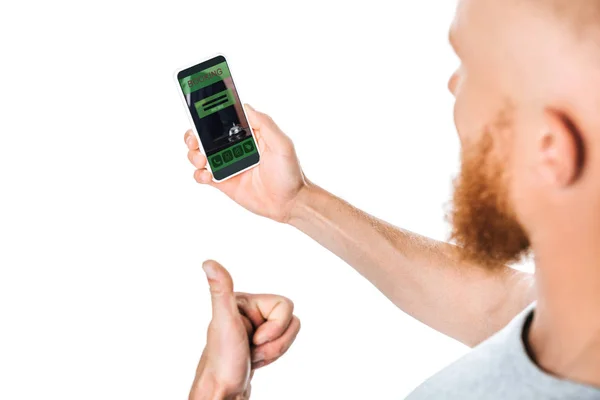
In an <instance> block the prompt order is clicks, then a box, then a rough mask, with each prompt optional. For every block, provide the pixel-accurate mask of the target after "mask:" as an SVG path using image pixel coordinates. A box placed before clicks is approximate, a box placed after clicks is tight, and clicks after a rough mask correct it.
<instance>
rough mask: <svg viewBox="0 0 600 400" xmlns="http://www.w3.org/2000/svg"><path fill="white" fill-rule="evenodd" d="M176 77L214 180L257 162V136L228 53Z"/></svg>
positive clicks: (230, 176) (183, 71)
mask: <svg viewBox="0 0 600 400" xmlns="http://www.w3.org/2000/svg"><path fill="white" fill-rule="evenodd" d="M175 80H176V81H177V86H178V92H179V93H180V97H181V99H182V100H183V102H184V105H185V109H186V113H187V115H188V117H189V119H190V122H191V123H192V130H193V131H194V133H195V134H196V137H197V138H198V143H200V151H201V152H202V153H203V154H204V155H205V156H206V158H207V160H208V162H207V166H206V168H207V169H208V170H209V171H210V172H211V173H212V176H213V181H215V182H222V181H224V180H226V179H229V178H232V177H234V176H236V175H238V174H241V173H242V172H244V171H247V170H249V169H250V168H253V167H255V166H257V165H258V164H259V163H260V153H259V150H258V145H257V143H256V138H255V136H254V132H253V130H252V127H251V126H250V122H249V121H248V117H247V116H246V111H245V110H244V106H243V104H242V102H241V101H240V97H239V95H238V91H237V89H236V87H235V84H234V83H233V77H232V75H231V68H230V67H229V63H228V62H227V60H226V59H225V56H224V55H222V54H218V55H216V56H214V57H211V58H209V59H206V60H204V61H201V62H199V63H197V64H194V65H192V66H189V67H185V68H181V69H179V70H177V71H176V72H175Z"/></svg>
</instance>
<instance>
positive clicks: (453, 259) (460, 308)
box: [289, 182, 534, 346]
mask: <svg viewBox="0 0 600 400" xmlns="http://www.w3.org/2000/svg"><path fill="white" fill-rule="evenodd" d="M289 223H290V224H291V225H292V226H294V227H296V228H298V229H299V230H301V231H302V232H304V233H305V234H307V235H308V236H310V237H311V238H313V239H314V240H316V241H317V242H319V243H320V244H321V245H323V246H325V247H326V248H327V249H329V250H330V251H332V252H333V253H335V254H336V255H337V256H339V257H340V258H342V259H343V260H344V261H346V262H347V263H348V264H350V265H351V266H352V267H353V268H354V269H356V271H358V272H359V273H360V274H361V275H363V276H364V277H365V278H367V279H368V280H369V281H371V282H372V283H373V284H374V285H375V286H376V287H377V288H378V289H379V290H380V291H381V292H382V293H383V294H384V295H385V296H387V297H388V298H389V299H390V300H391V301H392V302H393V303H394V304H396V306H398V307H399V308H400V309H402V310H403V311H405V312H406V313H408V314H409V315H411V316H413V317H414V318H416V319H418V320H419V321H421V322H423V323H425V324H427V325H429V326H430V327H432V328H434V329H436V330H438V331H440V332H442V333H444V334H446V335H448V336H451V337H453V338H455V339H457V340H459V341H461V342H463V343H465V344H466V345H469V346H474V345H476V344H478V343H480V342H481V341H483V340H484V339H486V338H488V337H489V336H491V335H492V334H493V333H495V332H497V331H498V330H500V329H501V328H502V327H504V326H505V325H506V324H507V323H508V322H509V321H510V320H511V319H512V318H513V317H514V316H515V315H516V314H518V312H519V311H521V310H522V309H523V308H525V307H526V305H528V304H529V303H531V302H532V301H534V290H533V277H532V275H530V274H527V273H524V272H519V271H516V270H514V269H512V268H509V267H496V268H494V269H490V268H486V267H482V266H477V265H472V264H468V263H465V262H463V261H460V259H459V257H458V256H457V254H456V248H455V247H454V246H452V245H450V244H447V243H442V242H438V241H435V240H432V239H428V238H425V237H422V236H419V235H416V234H414V233H411V232H408V231H405V230H402V229H399V228H396V227H394V226H392V225H390V224H388V223H386V222H384V221H381V220H379V219H377V218H374V217H372V216H370V215H368V214H366V213H365V212H363V211H361V210H358V209H357V208H355V207H353V206H351V205H350V204H348V203H347V202H345V201H343V200H341V199H339V198H337V197H335V196H334V195H332V194H330V193H328V192H327V191H325V190H323V189H322V188H320V187H318V186H316V185H314V184H312V183H310V182H308V183H307V185H306V187H305V188H304V189H302V191H301V192H300V193H299V195H298V198H297V200H296V202H295V206H294V208H293V211H292V213H291V215H290V219H289Z"/></svg>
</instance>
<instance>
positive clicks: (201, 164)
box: [188, 150, 206, 169]
mask: <svg viewBox="0 0 600 400" xmlns="http://www.w3.org/2000/svg"><path fill="white" fill-rule="evenodd" d="M188 160H190V162H191V163H192V165H193V166H194V167H196V168H198V169H203V168H206V157H205V156H204V154H202V153H200V151H198V150H190V151H188Z"/></svg>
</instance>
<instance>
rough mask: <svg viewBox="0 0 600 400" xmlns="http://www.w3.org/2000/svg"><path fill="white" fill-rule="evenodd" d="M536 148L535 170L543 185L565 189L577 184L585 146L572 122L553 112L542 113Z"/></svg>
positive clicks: (582, 165)
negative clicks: (541, 125)
mask: <svg viewBox="0 0 600 400" xmlns="http://www.w3.org/2000/svg"><path fill="white" fill-rule="evenodd" d="M537 145H538V154H539V163H538V168H539V172H540V176H541V177H542V178H543V179H545V180H546V183H548V184H550V185H554V186H558V187H566V186H569V185H572V184H573V183H575V182H576V181H577V179H578V178H579V177H580V175H581V173H582V171H583V168H584V163H585V147H584V142H583V137H582V135H581V133H580V131H579V129H578V128H577V126H576V125H575V124H574V123H573V120H572V119H570V118H569V117H568V116H567V115H566V114H564V113H561V112H557V111H556V110H546V112H545V114H544V128H543V130H542V132H540V135H539V138H538V143H537Z"/></svg>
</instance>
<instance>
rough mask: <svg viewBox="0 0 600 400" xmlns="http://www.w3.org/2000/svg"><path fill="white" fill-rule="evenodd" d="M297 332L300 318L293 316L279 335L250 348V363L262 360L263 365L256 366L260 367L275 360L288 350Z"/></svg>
mask: <svg viewBox="0 0 600 400" xmlns="http://www.w3.org/2000/svg"><path fill="white" fill-rule="evenodd" d="M298 332H300V319H298V317H296V316H294V317H293V318H292V322H290V325H289V327H288V328H287V329H286V331H285V332H284V333H283V335H281V337H279V338H278V339H275V340H273V341H271V342H268V343H265V344H263V345H262V346H257V347H256V348H254V349H253V350H252V364H253V365H255V364H257V365H258V363H260V362H264V364H263V365H259V366H258V368H260V367H263V366H266V365H268V364H270V363H271V362H273V361H275V360H277V359H278V358H279V357H281V356H282V355H284V354H285V353H286V352H287V351H288V350H289V348H290V346H291V345H292V343H294V340H296V336H298Z"/></svg>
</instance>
